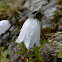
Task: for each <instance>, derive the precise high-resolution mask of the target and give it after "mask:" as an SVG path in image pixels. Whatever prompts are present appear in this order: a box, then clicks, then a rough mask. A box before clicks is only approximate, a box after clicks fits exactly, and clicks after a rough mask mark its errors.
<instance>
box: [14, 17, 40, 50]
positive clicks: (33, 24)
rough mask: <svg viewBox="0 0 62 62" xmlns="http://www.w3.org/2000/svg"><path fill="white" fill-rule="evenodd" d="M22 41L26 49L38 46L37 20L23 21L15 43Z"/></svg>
mask: <svg viewBox="0 0 62 62" xmlns="http://www.w3.org/2000/svg"><path fill="white" fill-rule="evenodd" d="M22 41H23V42H24V44H25V45H26V48H27V49H29V48H31V47H32V46H33V45H34V44H36V45H38V46H40V24H39V21H38V20H37V19H33V18H29V19H28V20H26V21H25V23H24V24H23V26H22V28H21V30H20V35H19V36H18V38H17V39H16V41H15V42H17V43H21V42H22Z"/></svg>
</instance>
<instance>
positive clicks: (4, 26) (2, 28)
mask: <svg viewBox="0 0 62 62" xmlns="http://www.w3.org/2000/svg"><path fill="white" fill-rule="evenodd" d="M10 26H11V24H10V23H9V21H8V20H1V21H0V36H1V34H3V33H5V32H6V31H7V30H8V29H9V28H10Z"/></svg>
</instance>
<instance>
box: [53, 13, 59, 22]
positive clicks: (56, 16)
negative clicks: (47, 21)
mask: <svg viewBox="0 0 62 62" xmlns="http://www.w3.org/2000/svg"><path fill="white" fill-rule="evenodd" d="M59 19H60V15H59V12H56V14H55V16H54V17H53V18H52V22H53V23H57V22H59V21H60V20H59Z"/></svg>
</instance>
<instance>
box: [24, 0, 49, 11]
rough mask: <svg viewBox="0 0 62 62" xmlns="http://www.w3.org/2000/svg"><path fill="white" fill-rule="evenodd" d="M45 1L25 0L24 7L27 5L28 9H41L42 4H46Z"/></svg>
mask: <svg viewBox="0 0 62 62" xmlns="http://www.w3.org/2000/svg"><path fill="white" fill-rule="evenodd" d="M47 3H48V1H47V0H27V1H26V3H25V4H24V7H27V8H28V9H29V11H31V12H34V11H38V10H39V9H41V8H42V7H43V5H46V4H47Z"/></svg>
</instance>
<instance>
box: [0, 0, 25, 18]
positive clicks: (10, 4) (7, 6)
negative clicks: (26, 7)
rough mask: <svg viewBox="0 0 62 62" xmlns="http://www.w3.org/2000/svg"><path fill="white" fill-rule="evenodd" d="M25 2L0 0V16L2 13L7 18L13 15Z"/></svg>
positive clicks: (23, 0) (21, 0)
mask: <svg viewBox="0 0 62 62" xmlns="http://www.w3.org/2000/svg"><path fill="white" fill-rule="evenodd" d="M24 3H25V0H0V18H1V17H2V18H3V15H5V17H6V18H7V17H8V19H10V18H11V17H15V15H16V14H15V13H17V12H18V11H19V10H20V8H21V7H22V6H23V4H24Z"/></svg>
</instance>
